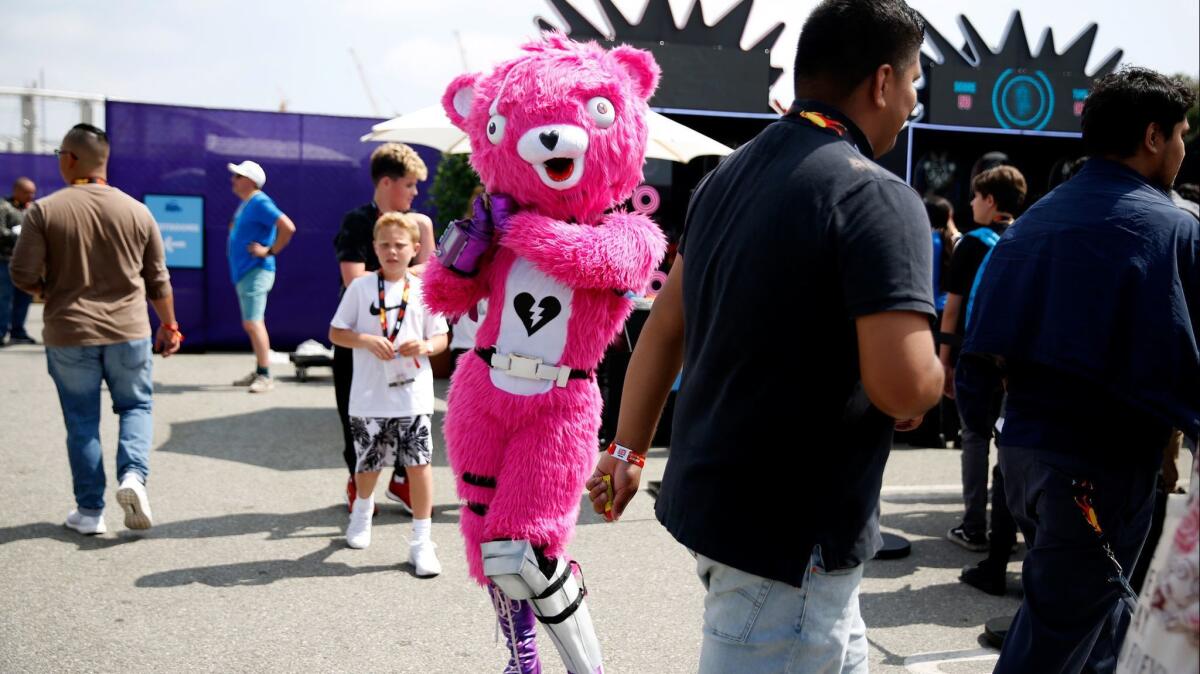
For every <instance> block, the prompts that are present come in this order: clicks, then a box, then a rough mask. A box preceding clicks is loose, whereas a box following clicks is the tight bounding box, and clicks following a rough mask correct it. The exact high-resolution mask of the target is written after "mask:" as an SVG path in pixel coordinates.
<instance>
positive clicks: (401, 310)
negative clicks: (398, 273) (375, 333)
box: [376, 274, 409, 342]
mask: <svg viewBox="0 0 1200 674" xmlns="http://www.w3.org/2000/svg"><path fill="white" fill-rule="evenodd" d="M376 278H378V279H379V329H380V331H382V332H383V336H384V337H386V338H387V340H388V341H389V342H391V341H394V340H395V339H396V335H398V334H400V325H401V324H402V323H404V314H405V313H406V312H407V311H408V287H409V284H408V274H405V275H404V294H403V295H401V297H400V306H398V307H396V324H395V325H393V326H392V334H390V335H389V334H388V326H387V312H388V305H387V303H386V302H384V299H385V293H384V291H383V274H377V275H376Z"/></svg>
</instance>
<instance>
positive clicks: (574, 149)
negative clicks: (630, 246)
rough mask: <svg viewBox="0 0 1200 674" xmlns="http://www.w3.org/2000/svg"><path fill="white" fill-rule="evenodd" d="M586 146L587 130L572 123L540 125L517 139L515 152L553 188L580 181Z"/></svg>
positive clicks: (561, 187)
mask: <svg viewBox="0 0 1200 674" xmlns="http://www.w3.org/2000/svg"><path fill="white" fill-rule="evenodd" d="M587 149H588V133H587V130H585V129H583V128H582V127H578V126H575V125H572V124H550V125H546V126H539V127H536V128H533V129H530V130H528V131H526V132H525V133H524V134H523V135H522V136H521V138H520V139H519V140H517V154H519V155H520V156H521V159H524V160H525V161H526V162H528V163H529V164H530V166H531V167H532V168H533V170H534V171H535V172H536V173H537V175H538V178H540V179H541V181H542V183H543V184H545V185H546V186H547V187H549V188H551V189H555V190H565V189H569V188H571V187H574V186H575V185H577V184H579V181H580V179H582V178H583V167H584V155H585V154H586V153H587Z"/></svg>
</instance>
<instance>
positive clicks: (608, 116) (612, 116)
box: [587, 96, 617, 129]
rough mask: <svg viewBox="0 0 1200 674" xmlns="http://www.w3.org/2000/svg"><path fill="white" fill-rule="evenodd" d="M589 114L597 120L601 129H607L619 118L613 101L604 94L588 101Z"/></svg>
mask: <svg viewBox="0 0 1200 674" xmlns="http://www.w3.org/2000/svg"><path fill="white" fill-rule="evenodd" d="M587 110H588V114H589V115H591V116H592V119H593V120H595V122H596V126H598V127H600V128H601V129H607V128H608V127H610V126H612V125H613V122H614V121H616V119H617V111H616V110H615V109H614V108H613V104H612V101H610V100H608V99H607V98H605V97H603V96H597V97H595V98H593V99H591V100H590V101H588V102H587Z"/></svg>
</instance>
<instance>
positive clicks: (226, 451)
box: [158, 407, 344, 470]
mask: <svg viewBox="0 0 1200 674" xmlns="http://www.w3.org/2000/svg"><path fill="white" fill-rule="evenodd" d="M341 446H342V433H341V424H340V423H339V422H338V418H337V412H336V411H335V410H334V409H333V408H332V407H330V408H328V409H324V408H316V409H314V408H304V407H273V408H270V409H265V410H258V411H255V412H247V413H245V414H235V415H231V416H225V417H213V418H210V419H201V420H197V421H181V422H176V423H173V424H171V439H170V440H168V441H167V442H166V443H165V444H163V446H162V447H160V448H159V449H158V451H160V452H175V453H177V454H191V455H193V456H204V457H209V458H213V459H224V460H226V461H236V462H239V463H248V464H250V465H253V466H261V467H263V468H274V469H275V470H314V469H321V468H337V467H338V466H341V465H344V464H343V463H342V453H341Z"/></svg>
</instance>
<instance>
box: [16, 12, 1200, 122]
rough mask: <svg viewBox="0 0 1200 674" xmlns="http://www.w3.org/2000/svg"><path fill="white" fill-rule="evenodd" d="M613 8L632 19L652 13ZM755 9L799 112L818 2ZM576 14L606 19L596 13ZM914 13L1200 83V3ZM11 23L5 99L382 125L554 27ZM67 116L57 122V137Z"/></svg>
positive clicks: (391, 19) (950, 30) (183, 18)
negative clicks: (1082, 38)
mask: <svg viewBox="0 0 1200 674" xmlns="http://www.w3.org/2000/svg"><path fill="white" fill-rule="evenodd" d="M614 1H615V4H616V5H617V6H618V7H619V8H620V9H621V11H622V12H624V13H625V14H626V16H627V17H629V18H631V19H636V18H637V17H639V16H640V15H641V12H642V10H643V8H644V7H645V5H646V0H614ZM653 1H655V2H657V1H659V0H653ZM744 1H746V2H753V3H754V4H753V9H752V11H751V14H750V19H749V21H748V23H747V27H746V32H745V34H744V35H743V37H742V46H743V47H749V46H751V45H753V44H754V43H755V42H756V41H757V40H758V39H759V38H760V37H761V36H762V35H763V34H764V33H766V32H767V31H768V30H770V28H771V27H772V26H773V25H774V24H775V23H776V22H778V21H784V22H786V24H787V28H786V29H785V31H784V33H783V35H782V36H781V38H780V39H779V41H778V43H777V44H776V46H775V49H774V50H773V52H772V62H773V63H774V65H776V66H779V67H782V68H784V69H785V70H786V71H787V73H785V76H784V77H782V78H780V84H778V85H777V89H776V90H774V91H772V92H771V95H772V97H773V98H776V99H778V100H783V101H787V100H790V98H791V84H790V79H791V78H790V70H791V67H790V66H791V61H792V58H793V54H794V50H795V43H796V38H797V36H798V35H799V31H800V26H801V24H802V22H803V20H804V17H805V16H807V14H808V12H809V11H810V10H811V9H812V7H814V6H815V5H816V4H817V3H816V1H815V0H744ZM571 2H572V4H573V5H574V6H575V7H576V8H577V9H578V10H579V11H580V12H581V13H582V14H584V15H585V16H588V17H589V18H592V19H595V20H596V21H597V22H599V21H600V17H601V10H600V9H599V6H598V5H597V3H596V2H595V0H571ZM694 2H699V3H700V5H701V8H702V11H703V12H704V16H705V19H706V21H707V22H708V23H710V24H711V23H714V22H715V21H716V20H717V19H718V18H719V17H720V16H722V15H724V14H725V13H726V12H727V11H728V10H729V9H730V8H731V7H732V6H734V5H736V4H738V2H739V0H670V4H671V7H672V9H673V11H674V14H675V17H676V22H677V23H681V22H683V21H685V20H686V17H687V15H688V14H689V13H690V9H691V7H692V5H693V3H694ZM910 4H912V6H914V7H915V8H916V9H918V10H919V11H920V12H922V13H923V14H924V15H925V16H926V18H928V19H929V21H930V22H931V24H932V25H933V26H934V27H935V28H936V29H937V30H938V31H939V32H941V33H942V34H943V35H945V36H946V37H947V38H949V39H950V41H951V42H952V43H956V44H958V43H961V32H960V31H959V28H958V25H957V17H958V15H959V14H960V13H962V14H965V15H966V16H967V17H968V18H969V19H970V20H971V22H972V23H973V24H974V25H975V26H976V28H978V29H979V32H980V33H981V35H982V36H983V37H984V39H985V40H986V41H987V42H988V43H989V45H991V47H992V48H997V47H998V44H999V42H1000V39H1001V37H1002V35H1003V33H1004V30H1005V27H1006V26H1007V24H1008V19H1009V15H1010V14H1011V12H1012V10H1014V9H1019V10H1021V13H1022V16H1023V19H1024V22H1025V29H1026V32H1027V34H1028V35H1029V39H1030V41H1031V43H1032V44H1031V45H1030V46H1031V48H1033V49H1036V48H1037V46H1038V43H1039V42H1040V36H1041V33H1042V31H1043V30H1044V29H1045V28H1046V27H1051V28H1053V29H1054V37H1055V42H1056V44H1057V45H1058V48H1059V49H1060V50H1062V49H1064V48H1065V47H1066V46H1067V45H1068V44H1069V43H1070V42H1071V41H1072V40H1073V38H1074V37H1075V36H1077V35H1078V34H1079V33H1080V32H1081V31H1082V30H1083V29H1084V28H1085V27H1086V26H1087V25H1088V23H1090V22H1092V21H1095V22H1096V23H1098V24H1099V26H1100V29H1099V34H1098V35H1097V38H1096V43H1095V46H1094V47H1093V50H1092V55H1091V58H1090V60H1089V69H1092V68H1095V67H1096V66H1098V65H1099V64H1100V63H1102V62H1103V61H1104V60H1105V59H1106V57H1107V56H1108V55H1109V54H1110V53H1112V51H1113V50H1114V49H1117V48H1121V49H1124V51H1125V56H1124V60H1123V62H1124V63H1132V64H1137V65H1142V66H1146V67H1149V68H1153V69H1156V70H1160V71H1165V72H1172V73H1174V72H1186V73H1190V74H1192V75H1195V74H1197V72H1198V71H1200V27H1198V26H1200V3H1197V2H1196V0H1140V1H1139V2H1137V3H1136V9H1133V7H1134V5H1132V4H1131V3H1128V2H1126V1H1124V0H1093V1H1090V2H1086V3H1083V2H1067V1H1065V0H1008V1H1007V2H997V1H996V0H987V1H980V0H957V1H955V0H910ZM1081 8H1086V9H1082V10H1081ZM0 10H5V11H3V15H4V16H5V17H6V20H5V21H4V22H0V45H3V54H4V57H3V58H0V87H4V86H9V87H14V86H28V85H30V84H32V83H41V84H42V86H44V88H47V89H55V90H67V91H76V92H83V93H91V94H99V95H102V96H105V97H108V98H113V99H119V100H129V101H145V102H155V103H174V104H184V105H199V106H208V107H222V108H243V109H252V110H279V109H280V107H281V105H285V106H286V108H287V109H288V110H290V111H293V112H308V113H327V114H335V115H357V116H380V117H391V116H393V115H396V114H400V113H404V112H411V111H413V110H416V109H419V108H422V107H425V106H428V105H433V104H435V103H437V102H438V101H439V100H440V98H441V93H442V91H443V88H444V87H445V86H446V85H447V84H448V83H449V82H450V80H451V79H452V78H453V77H454V76H456V75H458V74H459V73H462V72H465V71H466V70H483V69H486V68H487V67H488V65H489V64H491V63H493V62H495V61H498V60H500V59H503V58H506V57H508V56H511V55H512V54H513V53H515V51H516V49H517V47H518V45H519V44H520V43H521V42H522V41H523V40H525V39H527V38H528V37H530V36H533V35H535V34H536V29H535V25H534V18H535V17H537V16H543V17H546V18H548V19H549V20H551V21H552V22H557V18H556V17H557V15H556V14H555V13H554V10H553V9H552V7H551V5H550V3H549V2H547V1H546V0H286V1H285V0H258V1H257V2H245V1H244V0H173V1H170V2H164V1H161V0H106V2H104V3H103V5H102V7H101V6H100V5H96V4H94V3H83V2H79V1H78V0H39V1H38V2H35V3H30V2H27V1H18V0H0ZM355 55H357V57H358V60H359V62H361V64H362V76H360V74H359V71H358V69H357V67H356V65H355V58H354V57H355ZM364 79H365V80H366V86H364V81H363V80H364ZM367 87H369V89H370V91H371V92H372V95H373V97H374V99H375V101H376V102H375V103H374V104H373V103H372V101H371V96H369V95H368V93H367ZM55 105H57V104H51V107H52V108H53V107H54V106H55ZM59 107H61V106H59ZM18 113H19V106H18V103H17V100H16V98H15V97H13V96H0V138H5V137H11V136H12V135H13V134H15V133H17V132H18V126H17V125H19V114H18ZM66 114H71V113H70V112H69V111H68V112H67V113H66ZM61 116H62V113H59V114H55V113H54V112H53V111H52V112H51V113H48V114H47V117H49V118H51V119H50V122H51V123H48V124H47V126H48V127H49V126H52V125H53V124H52V122H53V121H54V119H55V118H58V117H61ZM46 131H48V132H49V135H57V134H58V133H61V130H53V129H49V128H47V129H46Z"/></svg>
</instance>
